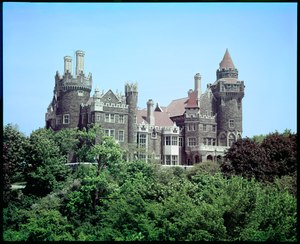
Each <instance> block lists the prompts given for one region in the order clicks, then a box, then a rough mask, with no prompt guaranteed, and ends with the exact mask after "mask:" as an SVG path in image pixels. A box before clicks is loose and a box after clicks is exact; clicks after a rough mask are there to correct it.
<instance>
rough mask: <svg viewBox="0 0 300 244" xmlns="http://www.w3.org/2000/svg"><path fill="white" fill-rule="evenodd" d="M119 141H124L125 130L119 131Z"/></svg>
mask: <svg viewBox="0 0 300 244" xmlns="http://www.w3.org/2000/svg"><path fill="white" fill-rule="evenodd" d="M118 140H119V141H121V142H122V141H124V130H119V135H118Z"/></svg>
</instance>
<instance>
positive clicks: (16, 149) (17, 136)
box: [2, 124, 28, 205]
mask: <svg viewBox="0 0 300 244" xmlns="http://www.w3.org/2000/svg"><path fill="white" fill-rule="evenodd" d="M27 143H28V142H27V137H26V136H25V135H24V134H23V133H21V132H20V131H19V129H18V127H17V126H16V125H12V124H7V125H6V126H4V128H3V146H2V149H3V151H2V156H3V164H2V167H3V183H4V184H3V202H4V204H5V205H7V203H8V202H9V200H10V196H11V183H12V182H15V181H22V180H24V175H23V174H24V166H25V155H26V146H27Z"/></svg>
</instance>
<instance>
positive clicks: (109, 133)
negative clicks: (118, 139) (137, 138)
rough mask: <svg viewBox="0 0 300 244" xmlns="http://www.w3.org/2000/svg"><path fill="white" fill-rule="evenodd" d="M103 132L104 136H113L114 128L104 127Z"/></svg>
mask: <svg viewBox="0 0 300 244" xmlns="http://www.w3.org/2000/svg"><path fill="white" fill-rule="evenodd" d="M104 134H105V135H106V136H111V137H113V138H115V130H114V129H104Z"/></svg>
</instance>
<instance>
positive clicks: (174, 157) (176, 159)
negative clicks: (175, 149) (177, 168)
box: [172, 155, 178, 165]
mask: <svg viewBox="0 0 300 244" xmlns="http://www.w3.org/2000/svg"><path fill="white" fill-rule="evenodd" d="M177 161H178V156H177V155H172V165H177Z"/></svg>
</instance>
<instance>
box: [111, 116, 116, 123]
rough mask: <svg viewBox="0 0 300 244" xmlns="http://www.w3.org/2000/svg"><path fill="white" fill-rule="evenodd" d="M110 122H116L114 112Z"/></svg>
mask: <svg viewBox="0 0 300 244" xmlns="http://www.w3.org/2000/svg"><path fill="white" fill-rule="evenodd" d="M110 122H111V123H115V115H114V114H111V115H110Z"/></svg>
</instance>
